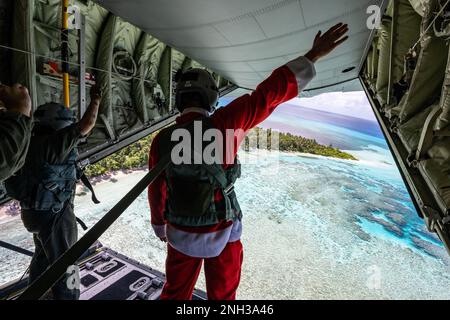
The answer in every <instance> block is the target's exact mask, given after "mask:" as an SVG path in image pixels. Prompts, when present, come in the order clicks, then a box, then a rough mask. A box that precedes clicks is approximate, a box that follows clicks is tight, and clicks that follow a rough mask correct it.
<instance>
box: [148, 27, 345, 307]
mask: <svg viewBox="0 0 450 320" xmlns="http://www.w3.org/2000/svg"><path fill="white" fill-rule="evenodd" d="M347 32H348V26H347V25H346V24H343V23H339V24H337V25H336V26H334V27H332V28H331V29H330V30H328V31H327V32H326V33H324V34H322V33H321V32H320V31H319V33H318V34H317V36H316V37H315V39H314V44H313V47H312V49H311V50H310V51H309V52H308V53H307V54H305V55H304V56H301V57H299V58H297V59H295V60H293V61H291V62H289V63H287V64H286V65H284V66H282V67H280V68H278V69H276V70H275V71H274V72H273V73H272V75H271V76H270V77H269V78H267V79H266V80H265V81H263V82H262V83H261V84H260V85H258V87H257V88H256V90H255V91H254V92H253V93H251V94H246V95H244V96H242V97H240V98H238V99H236V100H234V101H233V102H231V103H230V104H229V105H228V106H226V107H223V108H220V109H218V110H217V111H215V112H213V110H214V107H215V105H216V103H217V100H218V97H219V92H218V89H217V86H216V82H215V81H214V79H213V78H212V76H211V75H210V74H209V73H208V72H207V71H206V70H201V69H190V70H188V71H186V72H185V73H184V74H183V75H181V76H180V78H179V80H178V82H177V88H176V107H177V108H178V110H179V111H180V112H181V116H179V117H178V118H177V119H176V124H175V125H173V126H171V127H169V128H167V129H164V130H162V131H161V132H160V133H159V134H158V135H157V136H156V137H155V139H154V140H153V143H152V146H151V150H150V156H149V168H150V169H151V168H153V167H154V166H155V165H156V164H157V163H158V162H159V161H160V160H161V158H162V157H163V155H169V154H170V155H171V163H170V164H169V166H168V167H167V168H166V170H165V171H164V172H163V173H162V174H161V175H160V176H159V177H158V178H157V179H156V180H155V181H154V182H153V183H152V184H151V185H150V186H149V188H148V199H149V204H150V209H151V223H152V227H153V230H154V232H155V234H156V236H157V237H158V238H160V239H161V241H164V242H168V245H167V248H168V249H167V250H168V251H167V260H166V283H165V285H164V288H163V291H162V294H161V299H177V300H189V299H191V298H192V293H193V290H194V286H195V283H196V281H197V278H198V275H199V273H200V269H201V267H202V264H203V263H204V271H205V277H206V291H207V295H208V299H212V300H233V299H235V297H236V290H237V288H238V286H239V281H240V277H241V266H242V260H243V247H242V243H241V241H240V238H241V233H242V221H241V218H242V212H241V210H240V208H239V203H238V201H237V198H236V194H235V192H234V188H233V184H234V182H235V181H236V179H237V178H239V176H240V164H239V161H238V160H237V156H236V154H237V151H238V148H239V145H240V144H241V142H242V141H243V139H244V137H245V133H246V132H248V131H249V130H250V129H252V128H254V127H256V126H257V125H258V124H260V123H261V122H262V121H264V120H265V119H266V118H268V117H269V116H270V114H271V113H272V112H273V111H274V110H275V108H276V107H277V106H278V105H280V104H282V103H283V102H286V101H288V100H290V99H292V98H295V97H297V96H298V95H299V93H300V92H301V91H302V90H303V89H304V88H305V87H306V86H307V85H308V83H309V82H310V81H311V80H312V79H313V78H314V76H315V74H316V72H315V67H314V63H315V62H316V61H317V60H319V59H320V58H322V57H324V56H326V55H328V54H329V53H330V52H332V51H333V50H334V49H335V48H336V47H337V46H339V45H340V44H341V43H343V42H344V41H345V40H347V38H348V36H346V33H347ZM211 129H213V131H211ZM214 130H215V131H214ZM208 132H209V134H208ZM215 132H219V133H221V136H222V137H226V138H225V139H223V140H224V141H223V142H222V143H221V144H218V146H219V147H218V148H215V149H214V150H216V152H212V153H211V154H212V155H214V156H215V159H217V156H219V158H220V160H223V161H220V162H217V161H216V162H213V163H211V161H206V160H205V159H203V158H202V159H200V161H198V157H197V156H198V155H199V154H200V155H203V154H205V152H206V148H208V146H207V145H206V143H205V141H204V140H205V139H203V140H202V141H201V142H200V143H197V144H196V143H193V144H194V147H191V144H190V143H189V148H185V149H183V148H182V147H180V145H181V143H180V141H181V140H183V139H182V138H185V139H184V140H183V142H185V143H186V141H190V140H192V141H194V140H195V139H198V136H199V135H200V137H201V138H200V139H202V138H204V137H206V136H209V139H206V140H209V141H214V142H217V141H216V139H218V138H217V135H214V133H215ZM227 132H228V135H227ZM229 132H234V134H233V135H232V136H231V139H229V137H230V135H229ZM236 132H238V133H241V134H235V133H236ZM242 133H244V134H242ZM212 136H214V137H215V139H212V138H211V137H212ZM219 136H220V135H219ZM189 137H192V139H190V138H189ZM219 138H220V137H219ZM218 140H220V139H218ZM192 141H191V142H192ZM208 143H210V142H208ZM216 147H217V146H216ZM217 150H218V151H217ZM196 157H197V159H196ZM178 158H181V161H180V159H178Z"/></svg>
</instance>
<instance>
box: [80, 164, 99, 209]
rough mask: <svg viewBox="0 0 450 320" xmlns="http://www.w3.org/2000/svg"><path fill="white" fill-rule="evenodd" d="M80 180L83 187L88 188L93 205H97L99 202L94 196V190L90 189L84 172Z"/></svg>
mask: <svg viewBox="0 0 450 320" xmlns="http://www.w3.org/2000/svg"><path fill="white" fill-rule="evenodd" d="M80 180H81V182H82V183H83V184H84V185H85V187H86V188H88V189H89V191H90V192H91V198H92V202H94V203H95V204H99V203H100V201H99V200H98V199H97V196H96V195H95V192H94V188H93V187H92V184H91V182H90V181H89V179H88V177H86V175H85V174H84V172H83V173H82V174H81V177H80Z"/></svg>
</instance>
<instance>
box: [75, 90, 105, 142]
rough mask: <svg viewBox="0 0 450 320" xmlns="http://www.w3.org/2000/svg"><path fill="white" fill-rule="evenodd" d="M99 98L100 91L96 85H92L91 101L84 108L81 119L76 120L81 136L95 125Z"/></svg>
mask: <svg viewBox="0 0 450 320" xmlns="http://www.w3.org/2000/svg"><path fill="white" fill-rule="evenodd" d="M101 99H102V91H101V90H100V89H99V88H98V87H97V86H93V87H92V88H91V103H90V104H89V107H88V108H87V109H86V112H85V113H84V115H83V117H82V118H81V120H80V121H79V122H78V127H79V129H80V133H81V134H82V135H83V136H85V135H87V134H88V133H89V132H91V130H92V129H94V127H95V123H96V121H97V115H98V109H99V107H100V102H101Z"/></svg>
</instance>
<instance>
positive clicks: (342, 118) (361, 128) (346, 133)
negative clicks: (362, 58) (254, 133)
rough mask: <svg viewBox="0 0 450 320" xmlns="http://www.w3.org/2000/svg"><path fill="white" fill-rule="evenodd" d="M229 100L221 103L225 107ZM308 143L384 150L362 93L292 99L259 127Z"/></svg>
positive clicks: (381, 139) (382, 141)
mask: <svg viewBox="0 0 450 320" xmlns="http://www.w3.org/2000/svg"><path fill="white" fill-rule="evenodd" d="M231 100H232V99H230V98H229V99H222V100H221V101H220V105H226V104H227V103H228V102H230V101H231ZM259 126H260V127H262V128H266V129H267V128H272V129H276V130H279V131H281V132H285V133H287V132H289V133H292V134H294V135H298V136H302V137H305V138H309V139H316V140H317V141H318V142H319V143H321V144H324V145H329V144H332V145H333V146H335V147H338V148H340V149H342V150H356V151H359V150H363V149H365V148H367V147H369V146H375V147H378V148H382V149H387V145H386V142H385V140H384V137H383V134H382V132H381V130H380V127H379V125H378V122H377V120H376V118H375V115H374V114H373V111H372V108H371V106H370V104H369V101H368V99H367V97H366V95H365V93H364V92H363V91H353V92H330V93H324V94H320V95H317V96H314V97H311V98H295V99H292V100H290V101H288V102H286V103H284V104H282V105H280V106H279V107H278V108H276V109H275V111H274V112H273V113H272V115H271V116H270V117H269V118H268V119H267V120H266V121H264V122H263V123H261V124H260V125H259Z"/></svg>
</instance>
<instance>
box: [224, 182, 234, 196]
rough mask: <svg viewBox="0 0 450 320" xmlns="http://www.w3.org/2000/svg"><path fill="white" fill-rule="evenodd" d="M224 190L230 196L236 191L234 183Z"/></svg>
mask: <svg viewBox="0 0 450 320" xmlns="http://www.w3.org/2000/svg"><path fill="white" fill-rule="evenodd" d="M223 191H224V192H225V194H226V195H227V196H229V195H230V194H231V193H232V192H233V191H234V183H231V184H230V185H229V186H228V187H226V188H225V189H223Z"/></svg>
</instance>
